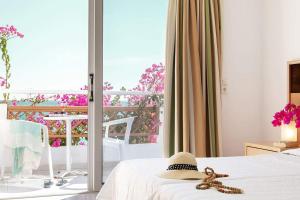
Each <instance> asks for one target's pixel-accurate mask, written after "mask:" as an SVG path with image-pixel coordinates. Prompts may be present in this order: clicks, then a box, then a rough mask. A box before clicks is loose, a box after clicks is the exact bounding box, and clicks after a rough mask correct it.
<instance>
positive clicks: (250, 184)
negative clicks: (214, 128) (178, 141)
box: [97, 153, 300, 200]
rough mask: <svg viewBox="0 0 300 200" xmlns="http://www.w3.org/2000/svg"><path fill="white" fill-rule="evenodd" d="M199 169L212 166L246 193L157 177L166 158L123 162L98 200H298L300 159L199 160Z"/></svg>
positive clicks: (275, 156)
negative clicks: (229, 192)
mask: <svg viewBox="0 0 300 200" xmlns="http://www.w3.org/2000/svg"><path fill="white" fill-rule="evenodd" d="M197 162H198V169H199V170H203V169H204V168H205V167H207V166H209V167H212V168H213V169H215V171H216V172H217V173H227V174H229V175H230V176H229V177H228V178H221V179H220V180H221V181H222V182H223V184H224V185H228V186H233V187H239V188H242V189H243V190H244V194H234V195H233V194H223V193H219V192H217V191H216V190H214V189H209V190H196V189H195V186H196V185H197V184H198V183H200V181H187V180H168V179H162V178H159V177H157V176H156V175H157V174H159V173H160V172H161V171H163V170H165V169H166V168H167V160H166V159H163V158H161V159H159V158H158V159H144V160H143V159H139V160H128V161H123V162H121V163H120V164H119V165H118V166H117V167H116V168H115V169H114V170H113V171H112V173H111V174H110V176H109V177H108V179H107V180H106V183H105V185H104V186H103V187H102V190H101V191H100V193H99V194H98V197H97V199H98V200H152V199H153V200H196V199H197V200H199V199H203V200H224V199H226V200H231V199H234V200H242V199H243V200H244V199H247V200H250V199H251V200H268V199H270V200H298V199H300V157H299V156H294V155H286V154H282V153H275V154H270V155H261V156H249V157H221V158H201V159H200V158H199V159H197Z"/></svg>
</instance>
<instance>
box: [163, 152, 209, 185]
mask: <svg viewBox="0 0 300 200" xmlns="http://www.w3.org/2000/svg"><path fill="white" fill-rule="evenodd" d="M159 177H161V178H168V179H182V180H183V179H204V178H206V177H207V176H206V175H205V174H204V173H202V172H199V171H198V168H197V162H196V159H195V157H194V156H193V155H192V154H190V153H187V152H179V153H176V154H175V155H173V156H172V157H170V158H169V167H168V169H167V170H166V171H165V172H163V173H161V174H160V175H159Z"/></svg>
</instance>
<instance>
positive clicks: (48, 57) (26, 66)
mask: <svg viewBox="0 0 300 200" xmlns="http://www.w3.org/2000/svg"><path fill="white" fill-rule="evenodd" d="M0 13H1V22H0V26H1V27H2V28H0V30H1V31H0V38H1V40H2V41H3V38H7V39H9V40H7V46H6V48H7V52H8V54H9V56H10V69H9V70H6V69H7V66H8V65H6V63H4V62H3V61H2V59H1V60H0V91H1V94H0V103H5V104H7V106H8V108H6V107H5V108H4V106H3V105H2V106H1V107H0V109H1V111H0V112H1V114H2V113H4V111H6V112H7V116H8V118H9V119H14V120H16V124H12V123H11V120H7V119H6V114H3V115H0V117H1V116H2V120H3V121H1V125H0V127H2V128H3V126H2V125H3V124H5V125H6V126H7V127H10V129H5V130H4V131H3V129H1V130H0V136H1V140H0V166H2V165H4V166H5V172H4V174H3V177H2V178H1V177H0V198H13V199H14V198H17V197H22V198H24V197H26V196H40V195H58V194H66V193H68V194H70V193H79V192H82V191H86V189H87V187H86V186H87V184H86V183H87V179H86V169H87V166H86V165H87V146H86V144H87V98H86V93H87V92H86V84H87V70H88V68H87V66H88V60H87V59H88V2H87V1H73V0H63V1H62V0H44V1H36V0H26V1H18V0H9V1H8V0H7V1H1V6H0ZM7 24H8V26H6V25H7ZM11 25H13V26H11ZM14 27H16V28H17V31H18V32H20V33H22V34H24V37H22V35H21V34H18V33H16V32H15V28H14ZM2 47H3V46H2ZM1 54H2V52H0V55H1ZM6 83H9V84H6ZM3 89H8V90H9V91H8V93H9V95H6V96H3V92H2V91H3ZM4 93H5V94H8V93H6V92H4ZM2 108H3V109H2ZM21 120H24V121H25V122H24V123H23V122H22V121H21ZM4 121H5V122H4ZM31 122H35V123H31ZM42 128H45V129H42ZM15 129H17V130H19V132H18V133H20V134H19V135H18V134H16V132H14V131H11V130H15ZM7 130H9V131H7ZM46 130H48V135H49V145H51V147H50V152H51V155H52V156H51V157H50V156H49V153H48V148H47V142H46V141H45V139H47V136H46V135H45V134H46ZM68 133H69V136H68ZM8 137H10V138H14V139H16V138H19V141H21V143H22V144H18V145H19V146H17V144H15V143H13V142H12V141H14V140H12V141H8V140H5V139H3V138H8ZM3 155H5V156H7V157H5V159H1V158H4V157H3ZM50 158H52V165H53V171H54V176H55V177H56V178H54V180H53V183H52V184H49V178H50V177H49V173H50V172H49V171H51V170H49V167H48V166H49V163H50V164H51V159H50ZM68 158H69V159H68ZM16 159H17V160H18V161H19V162H16ZM68 160H69V161H70V162H68ZM28 162H30V164H28ZM16 166H17V167H16ZM67 166H68V167H67ZM66 172H71V173H66ZM62 177H64V178H63V179H64V181H62ZM49 198H50V197H49Z"/></svg>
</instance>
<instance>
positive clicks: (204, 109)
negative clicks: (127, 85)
mask: <svg viewBox="0 0 300 200" xmlns="http://www.w3.org/2000/svg"><path fill="white" fill-rule="evenodd" d="M220 33H221V26H220V5H219V0H170V1H169V10H168V21H167V42H166V79H165V81H166V82H165V120H164V148H165V149H164V151H165V155H166V156H171V155H173V154H174V153H176V152H179V151H186V152H191V153H193V154H194V155H196V156H217V155H219V154H220V149H221V148H220V145H221V143H220V141H221V140H220V130H221V129H220V125H221V123H220V122H221V121H220V111H221V110H220V109H221V98H220V97H221V95H220V71H221V67H220V63H221V35H220Z"/></svg>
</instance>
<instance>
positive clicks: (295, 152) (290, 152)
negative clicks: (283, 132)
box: [282, 148, 300, 156]
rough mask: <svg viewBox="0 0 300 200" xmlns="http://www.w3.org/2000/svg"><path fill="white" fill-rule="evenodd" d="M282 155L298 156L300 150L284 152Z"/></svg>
mask: <svg viewBox="0 0 300 200" xmlns="http://www.w3.org/2000/svg"><path fill="white" fill-rule="evenodd" d="M282 153H284V154H290V155H294V156H300V148H296V149H289V150H285V151H283V152H282Z"/></svg>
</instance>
